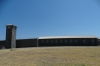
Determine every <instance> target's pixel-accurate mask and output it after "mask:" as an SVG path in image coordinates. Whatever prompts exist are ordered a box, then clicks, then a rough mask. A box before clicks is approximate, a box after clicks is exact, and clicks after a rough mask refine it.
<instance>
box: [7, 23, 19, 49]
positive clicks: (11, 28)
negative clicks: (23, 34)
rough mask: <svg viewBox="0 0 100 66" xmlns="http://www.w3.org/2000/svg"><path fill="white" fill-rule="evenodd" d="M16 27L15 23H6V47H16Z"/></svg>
mask: <svg viewBox="0 0 100 66" xmlns="http://www.w3.org/2000/svg"><path fill="white" fill-rule="evenodd" d="M16 29H17V27H16V26H15V25H13V24H8V25H6V45H5V48H16Z"/></svg>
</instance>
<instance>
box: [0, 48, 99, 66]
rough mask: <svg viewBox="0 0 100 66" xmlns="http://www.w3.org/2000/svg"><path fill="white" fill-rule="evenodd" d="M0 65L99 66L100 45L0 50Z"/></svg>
mask: <svg viewBox="0 0 100 66" xmlns="http://www.w3.org/2000/svg"><path fill="white" fill-rule="evenodd" d="M0 66H100V47H58V48H57V47H53V48H23V49H16V50H15V51H10V49H7V50H0Z"/></svg>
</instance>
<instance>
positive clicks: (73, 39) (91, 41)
mask: <svg viewBox="0 0 100 66" xmlns="http://www.w3.org/2000/svg"><path fill="white" fill-rule="evenodd" d="M38 41H39V42H38V43H39V44H38V45H39V46H98V42H97V37H95V36H50V37H39V39H38Z"/></svg>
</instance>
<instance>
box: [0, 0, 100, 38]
mask: <svg viewBox="0 0 100 66" xmlns="http://www.w3.org/2000/svg"><path fill="white" fill-rule="evenodd" d="M7 24H14V25H16V26H17V34H16V38H17V39H25V38H38V37H40V36H79V35H80V36H81V35H82V36H84V35H85V36H91V35H93V36H96V37H100V1H99V0H4V1H3V0H0V40H4V39H5V35H6V26H5V25H7Z"/></svg>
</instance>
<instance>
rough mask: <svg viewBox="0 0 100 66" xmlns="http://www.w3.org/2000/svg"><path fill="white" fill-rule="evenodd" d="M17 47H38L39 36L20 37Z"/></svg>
mask: <svg viewBox="0 0 100 66" xmlns="http://www.w3.org/2000/svg"><path fill="white" fill-rule="evenodd" d="M16 47H17V48H21V47H37V38H34V39H18V40H17V41H16Z"/></svg>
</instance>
